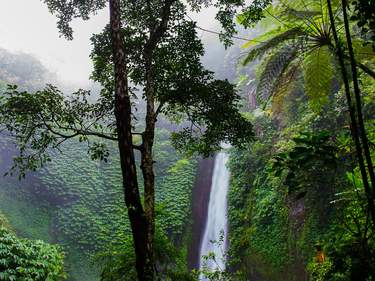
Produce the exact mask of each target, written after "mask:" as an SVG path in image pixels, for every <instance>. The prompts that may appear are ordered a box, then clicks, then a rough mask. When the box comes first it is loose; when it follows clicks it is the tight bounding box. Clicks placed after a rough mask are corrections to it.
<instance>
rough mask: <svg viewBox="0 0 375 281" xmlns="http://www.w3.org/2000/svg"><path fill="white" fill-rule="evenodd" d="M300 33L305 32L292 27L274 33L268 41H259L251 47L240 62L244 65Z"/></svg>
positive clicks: (300, 34)
mask: <svg viewBox="0 0 375 281" xmlns="http://www.w3.org/2000/svg"><path fill="white" fill-rule="evenodd" d="M302 35H305V33H304V31H303V30H301V29H300V28H293V29H290V30H287V31H285V32H283V33H281V34H279V35H276V36H274V37H272V38H271V39H269V40H268V41H266V42H264V43H260V44H259V45H257V46H255V47H254V48H252V49H251V50H250V51H249V53H248V54H247V56H246V58H245V59H244V61H243V62H242V64H243V65H246V64H248V63H249V62H251V61H253V60H255V59H257V58H261V57H262V56H263V55H264V54H265V53H266V52H267V51H269V50H271V49H274V48H276V47H278V46H279V45H280V44H282V43H285V42H286V41H288V40H292V39H295V38H297V37H298V36H302Z"/></svg>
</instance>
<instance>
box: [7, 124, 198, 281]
mask: <svg viewBox="0 0 375 281" xmlns="http://www.w3.org/2000/svg"><path fill="white" fill-rule="evenodd" d="M157 138H158V140H157V145H156V147H155V154H156V155H157V156H158V158H157V159H158V162H157V164H156V171H157V175H158V185H157V198H156V200H157V203H158V210H159V211H158V215H157V220H158V221H160V226H161V229H162V230H164V231H165V232H166V233H168V234H169V236H170V237H174V240H175V242H178V241H181V239H185V238H186V237H184V233H185V230H186V228H187V227H188V225H189V221H190V215H189V214H190V201H191V199H190V198H191V190H192V187H193V184H194V180H195V168H196V160H195V159H194V158H190V159H186V158H181V156H179V155H178V154H177V153H176V152H175V151H174V149H173V148H172V147H171V145H170V143H169V140H168V139H169V133H168V131H166V130H163V129H160V130H159V131H158V134H157ZM1 143H2V144H1V146H2V150H1V153H0V154H1V155H3V157H2V158H3V159H2V160H3V161H2V163H3V164H5V163H6V162H7V164H9V162H10V161H9V160H10V159H9V156H10V155H9V153H7V154H8V155H5V154H6V153H5V152H6V151H7V150H9V149H10V147H11V146H10V144H9V142H7V140H6V138H2V140H1ZM7 156H8V157H7ZM163 156H164V157H163ZM5 158H7V159H5ZM118 165H119V163H118V157H117V155H116V148H115V146H111V157H110V159H109V161H108V162H107V163H105V162H96V161H92V160H91V159H90V156H89V155H88V154H87V152H86V150H85V147H84V145H83V144H80V143H79V142H77V141H72V142H70V143H67V144H66V145H65V147H64V152H63V153H62V154H59V153H56V155H55V156H54V157H53V161H52V162H51V163H50V164H48V165H47V166H46V167H45V168H43V169H42V170H41V171H38V172H36V173H30V174H29V175H28V176H27V177H26V179H24V180H21V181H18V180H17V179H14V178H10V177H5V178H1V183H0V186H1V188H0V205H1V206H2V207H1V209H2V211H3V212H4V213H5V214H6V215H7V216H8V218H9V220H10V222H11V224H12V226H13V227H14V229H15V230H16V231H17V233H18V234H19V235H21V236H22V237H27V238H33V239H43V240H44V241H47V242H55V243H59V244H60V245H61V246H62V247H63V249H64V251H65V252H66V259H65V260H66V262H65V263H66V267H67V272H68V274H69V278H71V279H70V280H79V281H85V280H87V281H92V280H96V279H97V277H98V274H99V271H100V268H99V267H98V266H97V265H93V266H92V265H91V262H93V258H94V257H95V256H96V255H97V254H99V253H100V252H102V251H107V250H108V249H109V248H113V249H118V250H121V248H122V247H124V243H125V242H126V241H128V240H129V237H130V235H131V232H130V228H129V222H128V220H127V213H126V210H125V206H124V203H123V195H122V194H123V193H122V189H121V177H120V170H119V168H118V167H119V166H118ZM8 167H9V166H8ZM130 245H131V244H130ZM184 245H185V244H184ZM127 247H129V245H127Z"/></svg>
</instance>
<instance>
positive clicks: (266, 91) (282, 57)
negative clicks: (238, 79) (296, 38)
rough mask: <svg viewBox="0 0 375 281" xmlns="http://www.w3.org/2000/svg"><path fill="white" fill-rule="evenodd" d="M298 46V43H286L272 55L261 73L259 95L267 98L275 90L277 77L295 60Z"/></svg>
mask: <svg viewBox="0 0 375 281" xmlns="http://www.w3.org/2000/svg"><path fill="white" fill-rule="evenodd" d="M297 50H298V47H297V45H296V44H293V45H292V44H290V45H285V46H283V47H281V48H280V49H279V50H278V51H276V52H275V53H274V54H272V55H271V56H270V58H269V59H268V61H267V63H266V66H265V68H264V70H263V72H262V73H261V76H260V79H259V81H260V82H259V85H258V87H257V95H258V96H260V97H262V98H263V99H264V100H267V99H268V98H269V97H270V96H271V94H272V90H273V85H274V83H275V82H276V81H277V79H278V78H279V77H280V76H281V75H283V73H284V71H285V70H286V69H287V67H288V65H289V64H290V62H292V61H293V59H294V58H295V56H296V54H297Z"/></svg>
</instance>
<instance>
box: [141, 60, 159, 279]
mask: <svg viewBox="0 0 375 281" xmlns="http://www.w3.org/2000/svg"><path fill="white" fill-rule="evenodd" d="M145 70H146V87H145V95H146V128H145V131H144V132H143V135H142V140H143V142H142V160H141V169H142V174H143V181H144V194H145V195H144V198H145V212H146V217H147V222H148V224H147V234H148V236H147V247H148V250H149V251H150V252H151V253H154V235H155V174H154V160H153V156H152V147H153V144H154V139H155V123H156V113H155V93H154V89H155V85H154V83H155V75H154V71H153V65H152V54H151V53H150V54H149V55H148V56H147V57H146V65H145ZM150 259H151V261H152V265H154V264H155V262H154V260H155V256H154V255H152V256H150ZM147 270H148V272H150V275H151V273H152V275H154V271H155V268H153V267H152V268H148V269H147Z"/></svg>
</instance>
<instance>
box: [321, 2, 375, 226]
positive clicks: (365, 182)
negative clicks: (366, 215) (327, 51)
mask: <svg viewBox="0 0 375 281" xmlns="http://www.w3.org/2000/svg"><path fill="white" fill-rule="evenodd" d="M327 4H328V12H329V19H330V23H331V27H332V33H333V37H334V40H335V45H336V53H337V57H338V60H339V64H340V68H341V74H342V79H343V82H344V86H345V95H346V100H347V103H348V108H349V115H350V123H351V124H350V128H351V133H352V137H353V140H354V143H355V148H356V154H357V158H358V165H359V169H360V171H361V176H362V181H363V186H364V188H365V193H366V199H367V204H368V208H369V212H370V214H371V218H372V221H373V222H374V224H375V207H374V200H373V198H372V196H371V194H372V192H371V189H370V186H369V181H368V178H367V173H366V167H365V164H364V159H363V155H362V147H361V143H360V141H359V136H358V125H357V120H356V115H355V107H354V105H353V101H352V97H351V94H350V86H349V79H348V74H347V72H346V68H345V63H344V54H343V51H342V49H341V46H340V42H339V38H338V35H337V30H336V25H335V19H334V16H333V11H332V4H331V0H327Z"/></svg>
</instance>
